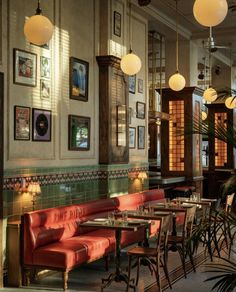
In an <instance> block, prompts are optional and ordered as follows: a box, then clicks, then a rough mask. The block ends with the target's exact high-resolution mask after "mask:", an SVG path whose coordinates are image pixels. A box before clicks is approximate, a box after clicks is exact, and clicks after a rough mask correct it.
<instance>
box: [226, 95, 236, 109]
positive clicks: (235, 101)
mask: <svg viewBox="0 0 236 292" xmlns="http://www.w3.org/2000/svg"><path fill="white" fill-rule="evenodd" d="M225 106H226V107H227V108H229V109H234V108H236V98H235V97H234V96H229V97H227V98H226V100H225Z"/></svg>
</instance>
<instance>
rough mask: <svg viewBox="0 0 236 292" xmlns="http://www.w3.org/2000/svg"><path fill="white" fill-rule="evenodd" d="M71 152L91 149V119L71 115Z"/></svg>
mask: <svg viewBox="0 0 236 292" xmlns="http://www.w3.org/2000/svg"><path fill="white" fill-rule="evenodd" d="M68 124H69V143H68V144H69V145H68V146H69V150H89V149H90V118H89V117H82V116H75V115H69V123H68Z"/></svg>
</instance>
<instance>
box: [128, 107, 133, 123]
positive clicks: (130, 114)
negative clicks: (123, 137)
mask: <svg viewBox="0 0 236 292" xmlns="http://www.w3.org/2000/svg"><path fill="white" fill-rule="evenodd" d="M132 115H133V109H132V107H129V112H128V118H129V125H130V124H131V123H132Z"/></svg>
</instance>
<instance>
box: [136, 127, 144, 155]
mask: <svg viewBox="0 0 236 292" xmlns="http://www.w3.org/2000/svg"><path fill="white" fill-rule="evenodd" d="M144 148H145V127H144V126H138V149H144Z"/></svg>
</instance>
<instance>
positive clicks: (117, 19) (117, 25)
mask: <svg viewBox="0 0 236 292" xmlns="http://www.w3.org/2000/svg"><path fill="white" fill-rule="evenodd" d="M113 26H114V35H116V36H118V37H120V36H121V14H120V13H119V12H117V11H114V19H113Z"/></svg>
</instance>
